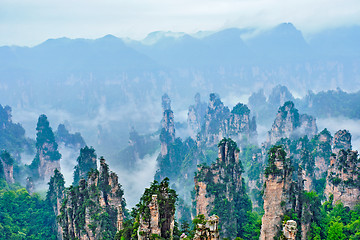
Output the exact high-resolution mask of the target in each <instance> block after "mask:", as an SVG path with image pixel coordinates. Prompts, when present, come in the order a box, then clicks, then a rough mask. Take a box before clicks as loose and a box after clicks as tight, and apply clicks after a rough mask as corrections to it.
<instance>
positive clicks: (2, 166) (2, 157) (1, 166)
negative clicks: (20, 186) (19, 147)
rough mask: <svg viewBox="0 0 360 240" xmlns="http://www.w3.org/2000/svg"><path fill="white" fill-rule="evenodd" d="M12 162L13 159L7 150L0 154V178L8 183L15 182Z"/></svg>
mask: <svg viewBox="0 0 360 240" xmlns="http://www.w3.org/2000/svg"><path fill="white" fill-rule="evenodd" d="M14 162H15V160H14V159H13V158H12V157H11V156H10V154H9V153H8V152H7V151H2V152H1V154H0V178H4V179H5V181H6V182H7V183H8V184H12V183H14V182H15V180H14Z"/></svg>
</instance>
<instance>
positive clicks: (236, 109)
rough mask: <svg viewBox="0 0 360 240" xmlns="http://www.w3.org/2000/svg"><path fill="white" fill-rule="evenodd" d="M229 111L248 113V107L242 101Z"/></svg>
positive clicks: (238, 113)
mask: <svg viewBox="0 0 360 240" xmlns="http://www.w3.org/2000/svg"><path fill="white" fill-rule="evenodd" d="M231 113H233V114H237V115H249V114H250V109H249V108H248V107H247V106H246V105H245V104H242V103H238V104H236V106H235V107H234V108H233V110H231Z"/></svg>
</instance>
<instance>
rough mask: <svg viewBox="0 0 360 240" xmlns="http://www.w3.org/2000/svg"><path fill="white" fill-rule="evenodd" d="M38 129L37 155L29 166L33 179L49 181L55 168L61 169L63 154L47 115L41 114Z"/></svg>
mask: <svg viewBox="0 0 360 240" xmlns="http://www.w3.org/2000/svg"><path fill="white" fill-rule="evenodd" d="M36 130H37V133H36V156H35V158H34V160H33V162H32V163H31V165H30V166H29V168H30V171H31V175H32V178H33V180H35V181H40V182H41V181H42V182H44V183H47V182H49V180H50V178H51V177H52V176H53V174H54V171H55V169H58V170H59V171H60V158H61V154H60V153H59V151H58V145H57V143H56V141H55V136H54V133H53V131H52V129H51V127H50V124H49V122H48V120H47V117H46V116H45V115H40V117H39V119H38V123H37V127H36Z"/></svg>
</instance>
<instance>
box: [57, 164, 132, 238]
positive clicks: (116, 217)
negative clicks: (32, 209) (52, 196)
mask: <svg viewBox="0 0 360 240" xmlns="http://www.w3.org/2000/svg"><path fill="white" fill-rule="evenodd" d="M64 195H65V196H64V201H63V204H62V206H61V209H60V215H59V216H58V219H59V224H60V226H61V228H62V231H63V238H64V239H83V240H93V239H113V238H114V236H115V234H116V232H117V231H119V230H121V229H122V226H123V219H124V216H123V214H124V208H125V200H124V198H123V190H122V188H121V185H120V184H119V183H118V177H117V175H116V174H115V173H113V172H110V171H109V166H108V165H107V164H106V162H105V159H104V158H101V159H100V169H99V171H98V170H92V171H91V172H90V173H89V174H88V178H87V180H85V179H81V180H80V181H79V186H76V187H74V186H71V187H70V188H69V189H66V190H65V194H64Z"/></svg>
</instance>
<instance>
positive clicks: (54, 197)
mask: <svg viewBox="0 0 360 240" xmlns="http://www.w3.org/2000/svg"><path fill="white" fill-rule="evenodd" d="M64 190H65V180H64V176H63V175H62V174H61V172H59V170H57V169H55V171H54V175H53V176H52V177H51V178H50V181H49V190H48V192H47V194H46V200H47V201H48V202H49V203H50V206H52V208H53V211H54V214H55V216H59V215H60V209H61V206H62V203H63V200H64ZM56 229H57V238H58V239H63V230H62V228H61V226H60V225H59V224H57V225H56Z"/></svg>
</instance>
